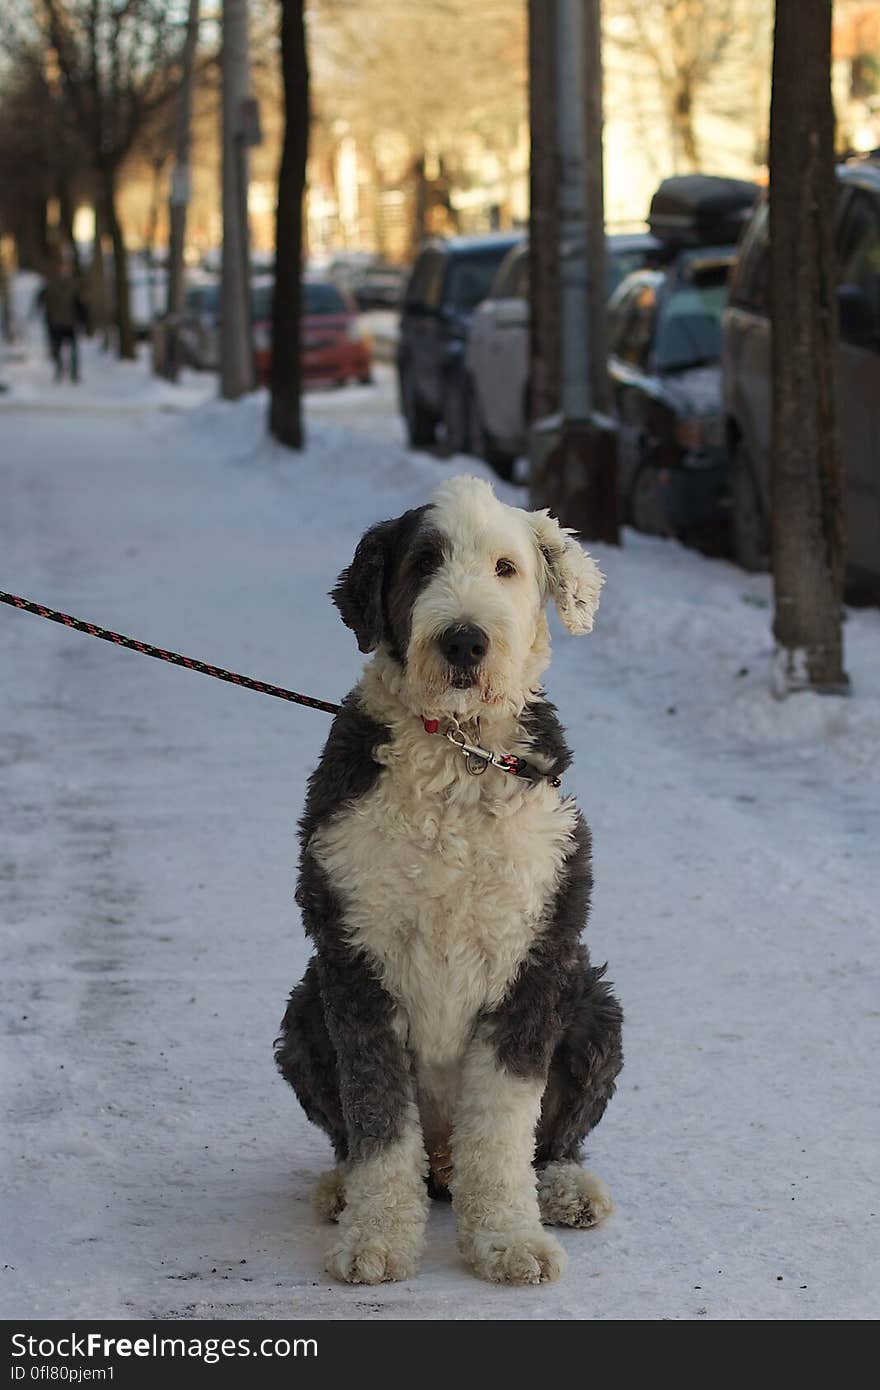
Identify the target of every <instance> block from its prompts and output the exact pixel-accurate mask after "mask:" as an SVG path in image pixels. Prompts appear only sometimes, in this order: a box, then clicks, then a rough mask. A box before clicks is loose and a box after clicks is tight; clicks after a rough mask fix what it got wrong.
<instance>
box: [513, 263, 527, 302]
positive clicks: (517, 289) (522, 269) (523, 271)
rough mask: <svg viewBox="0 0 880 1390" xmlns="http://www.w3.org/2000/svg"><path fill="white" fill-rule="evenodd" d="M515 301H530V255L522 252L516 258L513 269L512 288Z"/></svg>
mask: <svg viewBox="0 0 880 1390" xmlns="http://www.w3.org/2000/svg"><path fill="white" fill-rule="evenodd" d="M510 293H511V296H512V298H513V299H528V297H529V253H528V251H521V252H520V254H519V255H518V256H517V258H516V263H515V265H514V267H513V285H512V287H511V291H510Z"/></svg>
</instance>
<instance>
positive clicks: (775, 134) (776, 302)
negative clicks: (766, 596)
mask: <svg viewBox="0 0 880 1390" xmlns="http://www.w3.org/2000/svg"><path fill="white" fill-rule="evenodd" d="M830 75H831V0H811V3H810V4H809V5H804V4H803V3H801V0H777V3H776V27H775V32H774V42H773V90H772V97H771V107H770V304H771V316H772V325H773V342H772V367H773V436H772V458H771V480H770V481H771V488H770V491H771V511H772V551H773V585H774V597H775V619H774V628H773V631H774V636H775V638H776V645H777V657H776V666H775V681H774V688H775V690H776V693H777V694H779V695H784V694H786V693H787V692H789V691H791V690H798V689H813V690H820V691H823V692H829V693H838V692H842V691H844V690H845V689H846V688H847V685H848V679H847V676H846V674H845V672H844V669H843V637H842V631H841V602H842V590H843V566H844V520H843V477H842V468H841V461H840V455H839V450H838V444H837V433H836V419H835V365H836V355H837V293H836V278H835V265H834V242H833V225H834V210H835V198H836V184H835V176H834V115H833V110H832V104H831V83H830Z"/></svg>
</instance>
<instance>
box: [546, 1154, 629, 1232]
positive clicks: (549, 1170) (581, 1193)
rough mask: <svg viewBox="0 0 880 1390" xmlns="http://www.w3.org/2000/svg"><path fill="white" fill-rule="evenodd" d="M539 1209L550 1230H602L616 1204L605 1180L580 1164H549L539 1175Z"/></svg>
mask: <svg viewBox="0 0 880 1390" xmlns="http://www.w3.org/2000/svg"><path fill="white" fill-rule="evenodd" d="M538 1205H539V1206H540V1208H541V1220H542V1221H544V1222H545V1223H546V1224H547V1225H548V1226H577V1227H578V1228H579V1229H581V1230H586V1229H587V1227H589V1226H599V1225H601V1223H602V1222H603V1221H604V1220H605V1219H606V1217H608V1216H610V1215H611V1212H612V1211H613V1210H614V1203H613V1202H612V1200H611V1193H610V1192H609V1190H608V1188H607V1186H606V1184H605V1183H604V1182H603V1181H602V1179H601V1178H597V1177H596V1175H595V1173H590V1172H588V1170H587V1169H586V1168H582V1167H581V1166H580V1164H579V1163H548V1164H546V1165H545V1167H544V1168H542V1169H541V1171H540V1173H539V1174H538Z"/></svg>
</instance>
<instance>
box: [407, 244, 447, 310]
mask: <svg viewBox="0 0 880 1390" xmlns="http://www.w3.org/2000/svg"><path fill="white" fill-rule="evenodd" d="M443 267H444V257H443V256H442V255H441V253H440V252H439V251H432V250H428V251H423V252H422V254H421V255H420V256H419V258H418V260H417V261H416V263H415V267H414V269H413V273H412V277H411V279H410V282H409V285H408V287H407V291H406V307H407V308H408V309H416V310H418V309H422V310H425V309H429V310H431V309H436V308H437V307H438V305H439V303H440V294H441V289H442V285H443Z"/></svg>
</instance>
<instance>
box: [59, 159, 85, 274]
mask: <svg viewBox="0 0 880 1390" xmlns="http://www.w3.org/2000/svg"><path fill="white" fill-rule="evenodd" d="M74 211H75V209H74V205H73V198H72V196H71V192H70V182H69V180H68V179H67V178H66V177H65V176H64V175H63V174H62V175H61V176H60V177H59V180H58V218H59V221H60V223H61V229H62V231H63V232H64V236H65V239H66V241H67V243H68V245H69V247H70V252H71V256H72V257H73V268H74V271H75V273H76V276H77V278H79V276H80V274H81V272H82V266H81V265H80V259H79V250H78V248H77V244H76V239H75V237H74V235H73V218H74Z"/></svg>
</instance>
